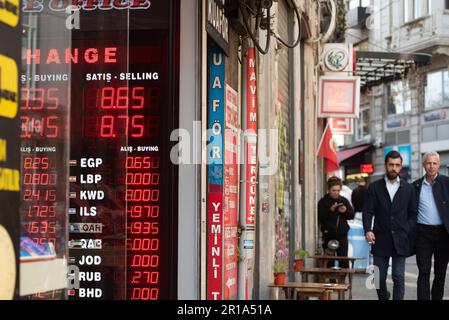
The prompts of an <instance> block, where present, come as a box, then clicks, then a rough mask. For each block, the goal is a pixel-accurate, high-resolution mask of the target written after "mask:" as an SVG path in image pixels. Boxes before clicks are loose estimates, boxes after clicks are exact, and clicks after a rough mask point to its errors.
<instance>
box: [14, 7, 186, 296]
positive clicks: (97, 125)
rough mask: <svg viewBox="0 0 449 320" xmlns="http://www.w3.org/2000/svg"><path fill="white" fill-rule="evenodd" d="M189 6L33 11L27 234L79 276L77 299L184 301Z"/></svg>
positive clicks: (28, 45)
mask: <svg viewBox="0 0 449 320" xmlns="http://www.w3.org/2000/svg"><path fill="white" fill-rule="evenodd" d="M39 4H41V6H40V5H39ZM177 7H178V4H177V1H94V2H92V1H73V2H72V1H49V2H47V1H44V2H39V1H28V2H27V1H25V3H24V6H23V8H22V10H23V11H24V13H25V16H26V22H27V24H25V26H27V27H28V28H25V29H26V30H27V32H26V33H24V40H23V43H24V44H25V45H24V49H23V59H24V64H25V69H24V70H23V73H22V79H21V80H22V89H21V93H22V98H21V105H20V111H21V116H20V119H21V139H22V149H21V150H22V172H23V175H22V184H23V190H22V206H21V217H22V235H23V236H26V237H29V238H31V239H32V240H33V241H35V242H36V243H38V244H41V245H44V244H46V243H52V244H53V247H54V249H55V251H56V256H65V257H66V259H67V264H68V266H72V267H75V268H74V269H71V270H72V271H73V270H75V271H73V272H71V273H69V275H68V276H69V282H70V283H72V284H73V286H69V288H68V289H67V290H65V291H64V292H63V293H62V296H65V297H68V298H69V299H131V300H157V299H170V298H175V297H176V274H177V270H176V265H177V261H176V254H175V253H176V243H177V239H176V235H177V218H176V215H177V201H176V199H177V196H176V195H177V192H176V190H177V176H176V175H177V173H176V168H175V167H174V165H173V164H172V162H171V161H170V139H169V138H170V132H171V130H172V129H173V128H175V127H176V126H177V122H178V120H177V119H178V107H177V99H176V98H177V80H176V79H177V73H178V71H177V69H176V68H177V63H176V61H177V57H178V54H177V42H178V39H177V31H176V30H177ZM67 8H69V9H67ZM70 277H72V279H70ZM59 294H61V293H60V292H59V293H57V295H59ZM39 296H40V297H43V298H55V293H54V292H52V293H49V292H47V293H40V294H39Z"/></svg>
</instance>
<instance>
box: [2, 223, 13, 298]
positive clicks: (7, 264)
mask: <svg viewBox="0 0 449 320" xmlns="http://www.w3.org/2000/svg"><path fill="white" fill-rule="evenodd" d="M15 284H16V255H15V253H14V244H13V243H12V241H11V237H10V236H9V233H8V231H6V229H5V228H4V227H3V226H2V225H0V300H11V299H12V298H13V297H14V287H15Z"/></svg>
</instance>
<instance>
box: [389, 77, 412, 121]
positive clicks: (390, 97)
mask: <svg viewBox="0 0 449 320" xmlns="http://www.w3.org/2000/svg"><path fill="white" fill-rule="evenodd" d="M395 84H401V88H400V89H399V90H397V91H398V92H401V93H402V99H401V100H402V103H403V106H402V109H403V112H400V113H398V112H397V108H396V104H394V105H395V112H394V113H390V112H389V105H390V99H391V100H392V95H391V91H392V86H393V85H395ZM404 88H406V90H404ZM406 92H408V94H407V95H406V94H405V93H406ZM407 96H408V99H406V97H407ZM386 99H387V103H386V110H385V111H386V114H387V117H395V116H398V115H406V114H410V113H411V112H412V97H411V89H410V86H409V85H408V84H407V83H406V82H405V86H404V81H403V80H396V81H392V82H390V83H388V85H387V97H386ZM393 102H394V101H393ZM407 104H408V105H409V108H408V109H406V105H407Z"/></svg>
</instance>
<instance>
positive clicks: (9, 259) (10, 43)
mask: <svg viewBox="0 0 449 320" xmlns="http://www.w3.org/2000/svg"><path fill="white" fill-rule="evenodd" d="M19 9H20V1H19V0H9V1H6V2H5V3H3V1H0V39H1V40H2V41H1V42H0V203H2V206H1V207H0V300H5V299H12V298H14V293H15V292H16V287H17V284H18V251H19V191H20V173H19V163H20V158H19V148H18V145H19V118H18V109H19V101H20V97H19V70H20V46H21V28H20V23H19V22H20V10H19Z"/></svg>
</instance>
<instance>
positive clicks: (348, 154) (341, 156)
mask: <svg viewBox="0 0 449 320" xmlns="http://www.w3.org/2000/svg"><path fill="white" fill-rule="evenodd" d="M371 146H372V145H371V144H366V145H363V146H360V147H355V148H351V149H347V150H342V151H339V152H338V160H339V161H340V162H343V161H345V160H347V159H349V158H352V157H353V156H355V155H356V154H359V153H360V152H362V151H365V150H366V149H369V148H371Z"/></svg>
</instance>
